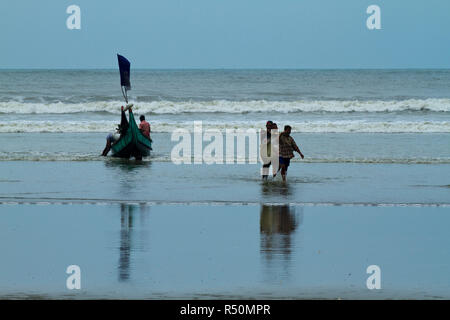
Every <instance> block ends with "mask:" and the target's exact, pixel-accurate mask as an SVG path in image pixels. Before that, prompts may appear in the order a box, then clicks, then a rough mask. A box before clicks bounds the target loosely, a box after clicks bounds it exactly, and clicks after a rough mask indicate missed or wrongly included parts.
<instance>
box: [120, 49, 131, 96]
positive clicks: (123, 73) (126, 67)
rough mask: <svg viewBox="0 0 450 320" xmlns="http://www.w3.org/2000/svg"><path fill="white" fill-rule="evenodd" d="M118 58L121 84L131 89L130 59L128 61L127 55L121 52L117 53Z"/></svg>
mask: <svg viewBox="0 0 450 320" xmlns="http://www.w3.org/2000/svg"><path fill="white" fill-rule="evenodd" d="M117 59H118V60H119V71H120V85H121V86H122V87H125V89H126V90H127V91H128V90H131V83H130V61H128V60H127V59H126V58H125V57H123V56H121V55H120V54H118V55H117Z"/></svg>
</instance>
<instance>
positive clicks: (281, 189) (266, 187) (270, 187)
mask: <svg viewBox="0 0 450 320" xmlns="http://www.w3.org/2000/svg"><path fill="white" fill-rule="evenodd" d="M261 188H262V189H261V193H262V195H263V196H277V197H278V196H280V195H281V196H283V197H284V198H286V197H288V196H290V195H291V194H292V190H291V188H290V187H289V181H288V182H283V181H270V180H269V181H263V182H262V184H261Z"/></svg>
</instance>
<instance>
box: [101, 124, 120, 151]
mask: <svg viewBox="0 0 450 320" xmlns="http://www.w3.org/2000/svg"><path fill="white" fill-rule="evenodd" d="M120 133H121V126H120V124H119V125H118V126H117V128H116V132H112V133H108V135H107V136H106V146H105V149H103V152H102V156H104V157H106V155H107V154H108V152H109V150H111V146H112V145H113V144H114V143H116V142H117V140H119V139H120Z"/></svg>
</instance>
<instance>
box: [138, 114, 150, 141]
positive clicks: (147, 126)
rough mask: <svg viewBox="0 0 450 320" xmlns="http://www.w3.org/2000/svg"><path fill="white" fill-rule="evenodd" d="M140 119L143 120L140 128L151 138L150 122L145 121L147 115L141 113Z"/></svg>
mask: <svg viewBox="0 0 450 320" xmlns="http://www.w3.org/2000/svg"><path fill="white" fill-rule="evenodd" d="M139 120H141V123H140V124H139V130H141V132H142V134H143V135H144V136H146V137H147V138H149V139H150V123H148V122H147V121H145V116H144V115H141V116H140V117H139Z"/></svg>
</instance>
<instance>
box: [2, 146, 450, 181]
mask: <svg viewBox="0 0 450 320" xmlns="http://www.w3.org/2000/svg"><path fill="white" fill-rule="evenodd" d="M104 160H105V158H104V157H102V156H100V155H99V153H79V152H77V153H71V152H39V151H28V152H8V153H0V161H77V162H78V161H81V162H83V161H104ZM108 160H111V161H120V160H121V159H114V158H112V159H110V157H108ZM236 160H237V162H240V163H249V161H248V158H242V157H236ZM193 161H194V158H193V157H192V162H193ZM292 161H293V162H301V163H363V164H449V163H450V158H448V157H440V158H392V157H385V158H370V157H367V158H361V157H334V156H329V157H323V158H305V159H300V158H299V157H295V158H293V159H292ZM143 162H172V159H171V156H170V154H151V156H150V157H148V158H144V160H143ZM0 182H1V181H0ZM9 182H16V181H9ZM443 187H444V186H443Z"/></svg>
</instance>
